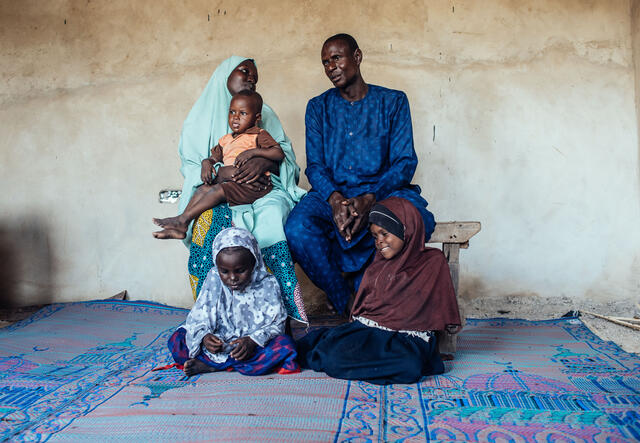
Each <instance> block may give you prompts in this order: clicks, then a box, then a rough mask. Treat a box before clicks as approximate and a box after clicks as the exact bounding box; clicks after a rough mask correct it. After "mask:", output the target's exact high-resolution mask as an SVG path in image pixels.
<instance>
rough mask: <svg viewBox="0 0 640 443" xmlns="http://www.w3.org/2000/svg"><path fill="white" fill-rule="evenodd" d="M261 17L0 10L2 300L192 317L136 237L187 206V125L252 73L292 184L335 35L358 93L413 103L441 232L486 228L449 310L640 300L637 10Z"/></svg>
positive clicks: (475, 7) (309, 10)
mask: <svg viewBox="0 0 640 443" xmlns="http://www.w3.org/2000/svg"><path fill="white" fill-rule="evenodd" d="M258 5H259V7H256V6H255V5H249V4H245V3H238V2H231V1H226V0H218V1H203V0H202V1H200V0H194V1H187V2H181V3H179V4H178V3H176V2H170V1H150V0H139V1H136V2H128V1H124V0H115V1H111V2H102V1H95V0H83V1H75V0H73V1H72V0H67V1H64V0H54V1H50V2H42V1H36V0H25V1H21V2H10V1H2V2H0V42H2V44H1V45H0V65H1V66H2V69H1V70H0V103H1V104H2V106H0V121H1V122H2V127H1V129H0V155H1V156H2V168H3V173H2V175H1V176H0V183H2V186H3V188H4V190H5V193H4V197H3V198H2V199H0V235H1V236H2V238H3V239H6V242H3V248H0V254H1V255H2V256H1V257H0V259H6V260H10V261H11V262H12V263H17V264H16V266H15V269H14V268H12V269H14V270H12V272H10V273H9V274H10V275H11V276H13V277H12V278H13V281H11V282H10V283H11V284H9V285H8V286H7V287H8V288H10V290H11V292H12V293H13V294H15V297H14V300H13V301H14V302H17V303H20V304H29V303H35V302H38V301H42V300H45V301H51V300H53V301H68V300H83V299H93V298H98V297H103V296H109V295H112V294H114V293H116V292H119V291H120V290H122V289H128V290H129V293H130V295H131V296H132V298H142V299H149V300H156V301H161V302H165V303H171V304H175V305H183V306H188V305H189V304H190V302H191V297H190V289H189V285H188V280H187V277H186V261H187V250H186V248H184V246H183V245H182V244H181V243H180V242H160V241H158V240H154V239H153V238H152V237H151V232H152V231H153V229H154V227H153V225H152V224H151V217H153V216H168V215H173V214H174V213H175V211H176V205H161V204H159V203H158V202H157V195H158V191H159V190H161V189H165V188H176V189H177V188H180V187H181V183H182V182H181V176H180V173H179V165H180V162H179V158H178V156H177V144H178V138H179V134H180V129H181V126H182V121H183V120H184V118H185V117H186V115H187V113H188V111H189V109H190V108H191V106H192V104H193V103H194V101H195V99H196V98H197V97H198V95H199V94H200V92H201V90H202V88H203V87H204V85H205V84H206V82H207V80H208V78H209V76H210V74H211V72H212V71H213V69H214V68H215V67H216V65H217V64H218V63H219V62H220V61H221V60H223V59H224V58H226V57H227V56H228V55H231V54H238V55H246V56H251V57H254V58H255V59H256V61H257V64H258V68H259V70H260V82H259V85H258V89H259V91H260V92H261V94H262V95H263V97H264V98H265V101H267V102H268V103H269V104H270V105H271V106H272V107H273V108H274V109H275V110H276V112H277V113H278V115H279V116H280V118H281V120H282V122H283V125H284V127H285V130H286V131H287V133H288V134H289V136H290V137H291V139H292V141H293V143H294V148H295V150H296V154H297V155H298V160H299V163H300V165H301V166H302V168H303V169H304V164H305V155H304V109H305V106H306V102H307V100H308V99H309V98H311V97H313V96H315V95H317V94H320V93H321V92H323V91H324V90H326V89H327V88H329V87H330V86H331V85H330V83H329V81H328V80H327V79H326V78H325V77H324V74H323V71H322V67H321V64H320V60H319V52H320V46H321V44H322V42H323V40H324V39H325V38H326V37H327V36H329V35H332V34H334V33H336V32H349V33H351V34H353V35H354V36H355V37H356V38H357V39H358V42H359V43H360V45H361V47H362V49H363V52H364V62H363V66H362V70H363V75H364V77H365V79H366V80H367V81H368V82H370V83H375V84H381V85H384V86H388V87H392V88H396V89H402V90H404V91H406V92H407V94H408V96H409V100H410V103H411V110H412V118H413V125H414V137H415V140H416V150H417V152H418V155H419V157H420V164H419V167H418V170H417V172H416V175H415V179H414V182H415V183H417V184H419V185H420V186H421V187H422V189H423V195H424V196H425V198H426V199H427V200H428V201H429V203H430V206H429V208H430V209H431V210H432V211H433V212H434V214H435V215H436V218H437V219H438V220H442V221H446V220H479V221H481V222H482V223H483V229H482V231H481V232H480V233H479V234H478V235H477V236H476V237H474V238H473V239H472V241H471V248H470V249H468V250H465V251H463V252H462V254H461V275H462V281H461V285H462V292H463V296H464V297H478V296H490V295H505V294H538V295H541V296H568V297H591V298H598V299H616V298H623V297H630V296H633V295H636V294H637V293H638V291H639V290H640V277H639V276H640V230H638V229H637V225H638V220H639V219H640V185H639V182H638V158H639V150H638V137H637V132H638V131H637V129H638V117H637V115H638V113H637V112H636V101H635V92H634V91H635V89H636V87H637V84H638V74H637V73H638V69H636V68H634V63H635V65H636V66H637V65H638V56H637V53H638V52H637V51H638V44H637V43H638V38H639V37H638V2H637V0H633V2H630V1H629V0H627V1H621V0H613V1H605V0H566V1H546V0H522V1H513V0H486V1H483V2H477V1H471V0H466V1H450V0H448V1H443V0H436V1H431V2H426V1H413V0H402V1H397V2H385V1H382V0H368V1H355V2H338V1H333V0H331V1H327V2H311V1H306V0H305V1H294V0H286V1H269V2H260V3H259V4H258ZM632 29H633V32H630V30H632ZM634 52H635V54H636V56H635V57H634ZM302 183H303V185H304V186H307V187H308V183H307V181H306V179H305V178H304V177H303V179H302ZM42 257H45V259H43V258H42ZM5 274H7V273H6V272H5ZM5 274H3V275H5ZM8 290H9V289H8ZM8 290H7V291H8ZM16 297H17V298H16ZM0 302H1V300H0Z"/></svg>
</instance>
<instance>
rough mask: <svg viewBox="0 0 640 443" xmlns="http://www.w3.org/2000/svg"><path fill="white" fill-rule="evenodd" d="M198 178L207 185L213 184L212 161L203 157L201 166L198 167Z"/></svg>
mask: <svg viewBox="0 0 640 443" xmlns="http://www.w3.org/2000/svg"><path fill="white" fill-rule="evenodd" d="M200 180H202V183H205V184H207V185H212V184H213V162H212V161H211V160H210V159H208V158H205V159H204V160H202V168H201V169H200Z"/></svg>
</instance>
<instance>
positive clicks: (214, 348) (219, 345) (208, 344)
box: [202, 334, 224, 354]
mask: <svg viewBox="0 0 640 443" xmlns="http://www.w3.org/2000/svg"><path fill="white" fill-rule="evenodd" d="M202 345H203V346H204V347H205V348H206V349H207V351H209V352H211V353H212V354H217V353H218V352H222V349H223V348H224V342H223V341H222V340H220V339H219V338H218V337H216V336H215V335H213V334H207V335H205V336H204V338H203V339H202Z"/></svg>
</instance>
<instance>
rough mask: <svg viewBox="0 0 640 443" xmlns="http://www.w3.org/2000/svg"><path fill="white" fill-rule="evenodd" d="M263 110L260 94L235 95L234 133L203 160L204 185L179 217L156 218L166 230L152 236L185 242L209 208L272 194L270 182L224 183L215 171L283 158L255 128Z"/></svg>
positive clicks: (268, 137)
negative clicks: (217, 167) (218, 166)
mask: <svg viewBox="0 0 640 443" xmlns="http://www.w3.org/2000/svg"><path fill="white" fill-rule="evenodd" d="M261 110H262V97H261V96H260V94H258V93H257V92H252V91H242V92H239V93H237V94H236V95H234V96H233V98H232V99H231V104H230V105H229V127H230V128H231V130H232V131H233V132H232V133H231V134H227V135H225V136H223V137H221V138H220V140H218V144H217V145H216V146H215V147H214V148H213V149H212V150H211V156H210V157H209V158H205V159H204V160H203V161H202V170H201V179H202V182H203V184H202V185H201V186H199V187H198V189H197V190H196V192H195V193H194V194H193V197H191V200H190V201H189V203H188V204H187V207H186V208H185V209H184V212H183V213H182V214H180V215H178V216H176V217H168V218H154V219H153V222H154V223H155V224H156V225H158V226H160V227H161V228H163V229H162V231H157V232H154V233H153V236H154V237H155V238H161V239H167V238H176V239H183V238H185V236H186V232H187V229H188V227H189V223H191V220H193V219H194V218H196V217H198V216H199V215H200V214H202V213H203V212H204V211H206V210H207V209H211V208H213V207H215V206H217V205H219V204H220V203H223V202H227V203H229V206H234V205H244V204H251V203H253V202H254V201H256V200H257V199H259V198H261V197H264V196H265V195H267V194H268V193H269V192H270V191H271V189H272V185H271V181H270V180H269V181H268V184H267V185H264V186H263V185H262V184H259V183H258V182H253V183H249V182H247V183H239V182H235V181H233V180H228V181H224V180H221V177H222V174H217V173H216V170H215V168H214V166H215V165H216V164H217V163H224V166H222V167H221V168H223V167H224V168H227V167H228V168H234V169H235V168H238V167H240V166H242V165H243V164H244V163H246V162H247V161H248V160H249V159H251V158H253V157H263V158H266V159H269V160H272V161H274V162H280V161H282V160H283V159H284V152H283V151H282V148H281V147H280V145H279V144H278V142H276V141H275V140H274V139H273V137H271V135H269V133H268V132H267V131H265V130H264V129H260V128H259V127H257V126H256V125H257V123H258V122H259V121H260V116H261ZM218 172H221V171H220V170H219V171H218ZM267 174H269V173H268V172H267ZM216 175H219V177H218V180H215V177H216ZM226 175H227V176H229V174H226ZM214 181H216V183H214Z"/></svg>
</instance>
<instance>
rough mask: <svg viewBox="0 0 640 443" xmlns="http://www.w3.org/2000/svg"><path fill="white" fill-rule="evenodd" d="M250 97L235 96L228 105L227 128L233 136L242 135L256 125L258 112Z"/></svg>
mask: <svg viewBox="0 0 640 443" xmlns="http://www.w3.org/2000/svg"><path fill="white" fill-rule="evenodd" d="M254 108H255V103H254V101H253V100H252V99H251V98H250V97H246V96H243V95H237V96H235V97H233V99H232V100H231V104H230V105H229V127H230V128H231V130H232V131H233V133H234V134H243V133H244V132H245V131H246V130H247V129H249V128H251V127H253V126H255V125H256V121H257V119H258V112H256V110H255V109H254Z"/></svg>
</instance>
